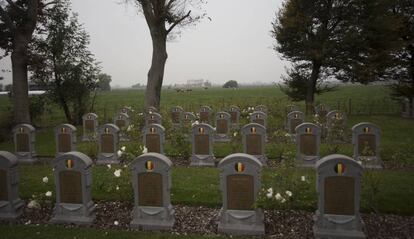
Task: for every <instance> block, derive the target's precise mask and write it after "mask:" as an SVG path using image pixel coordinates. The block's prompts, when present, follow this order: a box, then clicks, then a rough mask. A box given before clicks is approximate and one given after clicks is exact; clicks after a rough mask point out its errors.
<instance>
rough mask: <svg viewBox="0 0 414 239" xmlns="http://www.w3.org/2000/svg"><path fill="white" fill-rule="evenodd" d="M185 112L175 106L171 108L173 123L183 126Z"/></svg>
mask: <svg viewBox="0 0 414 239" xmlns="http://www.w3.org/2000/svg"><path fill="white" fill-rule="evenodd" d="M183 112H184V110H183V108H182V107H181V106H174V107H172V108H171V121H172V124H173V125H175V126H177V125H181V119H182V113H183Z"/></svg>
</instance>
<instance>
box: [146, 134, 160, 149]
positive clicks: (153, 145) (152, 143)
mask: <svg viewBox="0 0 414 239" xmlns="http://www.w3.org/2000/svg"><path fill="white" fill-rule="evenodd" d="M145 141H146V147H147V149H148V153H149V152H154V153H160V151H161V147H160V135H158V134H147V135H146V136H145Z"/></svg>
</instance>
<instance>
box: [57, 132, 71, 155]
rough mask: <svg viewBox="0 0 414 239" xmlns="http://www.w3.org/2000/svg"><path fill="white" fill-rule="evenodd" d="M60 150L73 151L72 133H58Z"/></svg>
mask: <svg viewBox="0 0 414 239" xmlns="http://www.w3.org/2000/svg"><path fill="white" fill-rule="evenodd" d="M58 147H59V148H58V152H62V153H65V152H70V151H72V149H71V148H72V143H71V137H70V134H59V135H58Z"/></svg>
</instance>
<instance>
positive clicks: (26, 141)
mask: <svg viewBox="0 0 414 239" xmlns="http://www.w3.org/2000/svg"><path fill="white" fill-rule="evenodd" d="M13 141H14V147H15V153H14V154H15V155H16V157H17V159H18V160H19V162H21V163H34V162H36V161H37V158H36V156H37V154H36V151H35V142H36V131H35V128H34V127H33V126H31V125H29V124H19V125H17V126H16V127H14V128H13Z"/></svg>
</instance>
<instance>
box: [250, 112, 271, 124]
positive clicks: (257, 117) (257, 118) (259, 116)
mask: <svg viewBox="0 0 414 239" xmlns="http://www.w3.org/2000/svg"><path fill="white" fill-rule="evenodd" d="M250 123H257V124H261V125H263V127H265V128H266V126H267V114H266V113H264V112H262V111H254V112H253V113H252V114H251V115H250Z"/></svg>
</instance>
